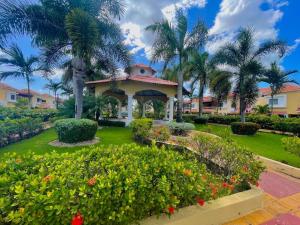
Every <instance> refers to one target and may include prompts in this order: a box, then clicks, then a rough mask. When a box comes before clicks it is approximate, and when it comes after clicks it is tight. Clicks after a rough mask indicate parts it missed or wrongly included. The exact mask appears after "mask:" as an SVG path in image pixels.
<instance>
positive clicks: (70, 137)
mask: <svg viewBox="0 0 300 225" xmlns="http://www.w3.org/2000/svg"><path fill="white" fill-rule="evenodd" d="M54 126H55V130H56V132H57V135H58V139H59V141H61V142H65V143H76V142H82V141H88V140H92V139H93V138H94V137H95V134H96V132H97V128H98V126H97V123H96V122H94V121H92V120H88V119H63V120H58V121H56V122H55V124H54Z"/></svg>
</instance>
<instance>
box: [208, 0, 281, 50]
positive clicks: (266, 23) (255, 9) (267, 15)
mask: <svg viewBox="0 0 300 225" xmlns="http://www.w3.org/2000/svg"><path fill="white" fill-rule="evenodd" d="M263 3H266V0H251V1H249V0H223V1H222V3H221V5H220V11H219V12H218V14H217V16H216V18H215V21H214V25H213V26H212V28H211V29H210V30H209V35H210V41H209V42H208V44H207V45H206V50H207V51H208V52H209V53H214V52H215V51H216V50H217V49H218V48H219V47H220V46H221V45H223V44H224V43H226V42H228V41H232V39H234V37H235V35H236V33H237V31H238V30H239V29H240V28H241V27H252V28H254V30H255V38H256V40H257V41H258V43H259V42H262V41H264V40H267V39H275V38H277V36H278V30H277V29H276V28H275V25H276V23H277V22H278V21H279V20H280V19H281V18H282V16H283V12H282V11H281V10H280V7H282V6H285V5H287V2H286V1H281V0H268V1H267V3H268V9H266V10H263V9H262V8H261V5H262V4H263Z"/></svg>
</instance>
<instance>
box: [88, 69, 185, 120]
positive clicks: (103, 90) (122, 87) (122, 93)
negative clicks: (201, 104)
mask: <svg viewBox="0 0 300 225" xmlns="http://www.w3.org/2000/svg"><path fill="white" fill-rule="evenodd" d="M125 72H126V73H127V75H126V76H122V77H117V78H115V79H105V80H97V81H90V82H86V84H87V85H88V86H89V87H90V88H91V89H93V90H94V92H95V95H108V96H112V97H114V98H116V99H117V100H118V102H119V111H118V117H119V118H118V119H119V120H121V119H122V117H121V115H122V107H121V106H122V103H121V102H127V114H128V116H127V119H126V121H125V122H126V124H127V125H128V124H129V123H130V122H131V121H132V119H133V116H132V111H133V105H134V104H133V101H134V100H135V101H138V102H140V103H141V104H143V106H145V103H147V102H148V101H151V100H153V99H158V100H161V101H162V102H164V103H165V110H166V113H165V115H166V117H165V120H170V121H172V120H173V116H174V99H175V97H176V93H177V86H178V85H177V83H175V82H172V81H168V80H163V79H160V78H157V77H155V73H156V71H155V70H154V69H152V68H151V67H149V66H146V65H143V64H136V65H133V66H131V67H129V68H126V69H125ZM183 91H184V92H185V93H186V90H183ZM143 109H144V107H143Z"/></svg>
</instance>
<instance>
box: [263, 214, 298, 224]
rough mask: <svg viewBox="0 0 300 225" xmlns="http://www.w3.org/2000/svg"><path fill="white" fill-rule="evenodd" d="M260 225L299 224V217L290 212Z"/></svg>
mask: <svg viewBox="0 0 300 225" xmlns="http://www.w3.org/2000/svg"><path fill="white" fill-rule="evenodd" d="M261 225H300V218H299V217H297V216H294V215H291V214H288V213H287V214H282V215H280V216H278V217H277V218H274V219H272V220H269V221H268V222H265V223H263V224H261Z"/></svg>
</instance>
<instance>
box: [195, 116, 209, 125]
mask: <svg viewBox="0 0 300 225" xmlns="http://www.w3.org/2000/svg"><path fill="white" fill-rule="evenodd" d="M194 122H195V124H207V123H208V117H206V116H202V117H197V118H195V119H194Z"/></svg>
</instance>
